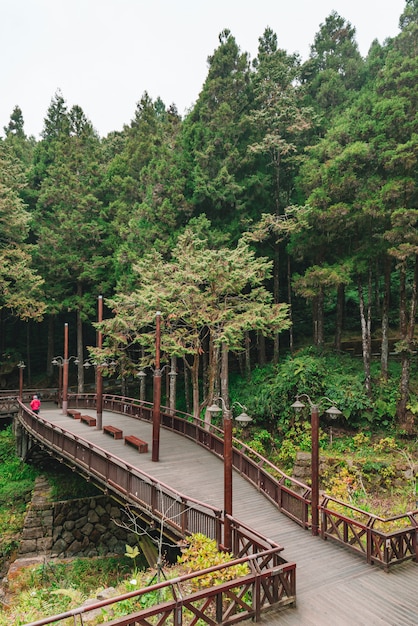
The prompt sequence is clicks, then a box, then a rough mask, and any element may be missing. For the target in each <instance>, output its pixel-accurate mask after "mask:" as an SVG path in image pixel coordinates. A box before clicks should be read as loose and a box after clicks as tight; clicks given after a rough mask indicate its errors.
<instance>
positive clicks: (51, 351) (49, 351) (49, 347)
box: [46, 315, 57, 380]
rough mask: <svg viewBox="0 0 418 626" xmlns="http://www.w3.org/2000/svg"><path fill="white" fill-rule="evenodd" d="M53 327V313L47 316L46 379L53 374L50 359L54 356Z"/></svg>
mask: <svg viewBox="0 0 418 626" xmlns="http://www.w3.org/2000/svg"><path fill="white" fill-rule="evenodd" d="M54 328H55V315H50V316H49V317H48V345H47V357H46V373H47V376H48V379H49V380H51V379H52V377H53V374H54V366H53V365H52V361H53V359H54V357H55V356H57V355H56V354H55V353H54V336H55V335H54Z"/></svg>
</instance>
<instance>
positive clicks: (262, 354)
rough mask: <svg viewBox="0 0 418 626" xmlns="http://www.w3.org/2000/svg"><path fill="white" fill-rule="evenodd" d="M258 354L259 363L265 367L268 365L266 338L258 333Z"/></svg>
mask: <svg viewBox="0 0 418 626" xmlns="http://www.w3.org/2000/svg"><path fill="white" fill-rule="evenodd" d="M257 352H258V363H259V365H260V366H261V367H263V366H264V365H265V364H266V363H267V357H266V338H265V337H264V335H262V334H261V333H259V332H257Z"/></svg>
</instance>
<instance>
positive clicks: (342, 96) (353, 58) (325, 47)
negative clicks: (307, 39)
mask: <svg viewBox="0 0 418 626" xmlns="http://www.w3.org/2000/svg"><path fill="white" fill-rule="evenodd" d="M355 34H356V30H355V28H354V27H353V26H352V25H351V24H350V22H348V21H346V20H345V19H344V18H343V17H341V16H340V15H338V13H337V12H336V11H332V12H331V14H330V15H329V16H328V17H327V18H326V19H325V22H324V23H323V24H320V29H319V31H318V33H316V35H315V40H314V43H313V45H312V46H311V52H310V55H309V59H308V60H307V61H306V62H305V63H304V64H303V67H302V80H303V84H304V86H305V88H306V93H307V95H308V102H309V104H311V105H312V106H314V107H315V108H316V110H317V112H318V113H320V114H321V115H323V122H324V124H327V123H329V120H331V119H332V117H333V116H334V115H335V113H338V112H340V111H341V109H342V108H344V107H346V106H347V103H348V102H350V101H351V100H352V98H353V96H354V97H355V95H356V93H357V92H358V90H359V89H360V87H361V85H362V83H363V80H364V75H363V66H364V62H363V60H362V58H361V55H360V53H359V50H358V45H357V42H356V41H355Z"/></svg>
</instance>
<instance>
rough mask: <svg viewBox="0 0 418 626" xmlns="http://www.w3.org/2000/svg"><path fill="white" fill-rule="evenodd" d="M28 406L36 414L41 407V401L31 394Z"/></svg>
mask: <svg viewBox="0 0 418 626" xmlns="http://www.w3.org/2000/svg"><path fill="white" fill-rule="evenodd" d="M30 408H31V409H32V411H33V412H34V413H36V415H38V414H39V410H40V408H41V401H40V400H39V398H38V396H33V398H32V400H31V401H30Z"/></svg>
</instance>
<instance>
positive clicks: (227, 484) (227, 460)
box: [224, 409, 232, 551]
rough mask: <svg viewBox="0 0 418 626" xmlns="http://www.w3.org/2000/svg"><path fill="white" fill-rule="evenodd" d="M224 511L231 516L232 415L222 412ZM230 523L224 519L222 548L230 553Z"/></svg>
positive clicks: (227, 411) (229, 412)
mask: <svg viewBox="0 0 418 626" xmlns="http://www.w3.org/2000/svg"><path fill="white" fill-rule="evenodd" d="M224 511H225V515H226V516H228V515H232V414H231V411H229V410H227V409H225V411H224ZM231 544H232V541H231V522H230V520H229V519H228V517H225V519H224V547H225V548H226V550H228V551H231V547H232V545H231Z"/></svg>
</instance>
